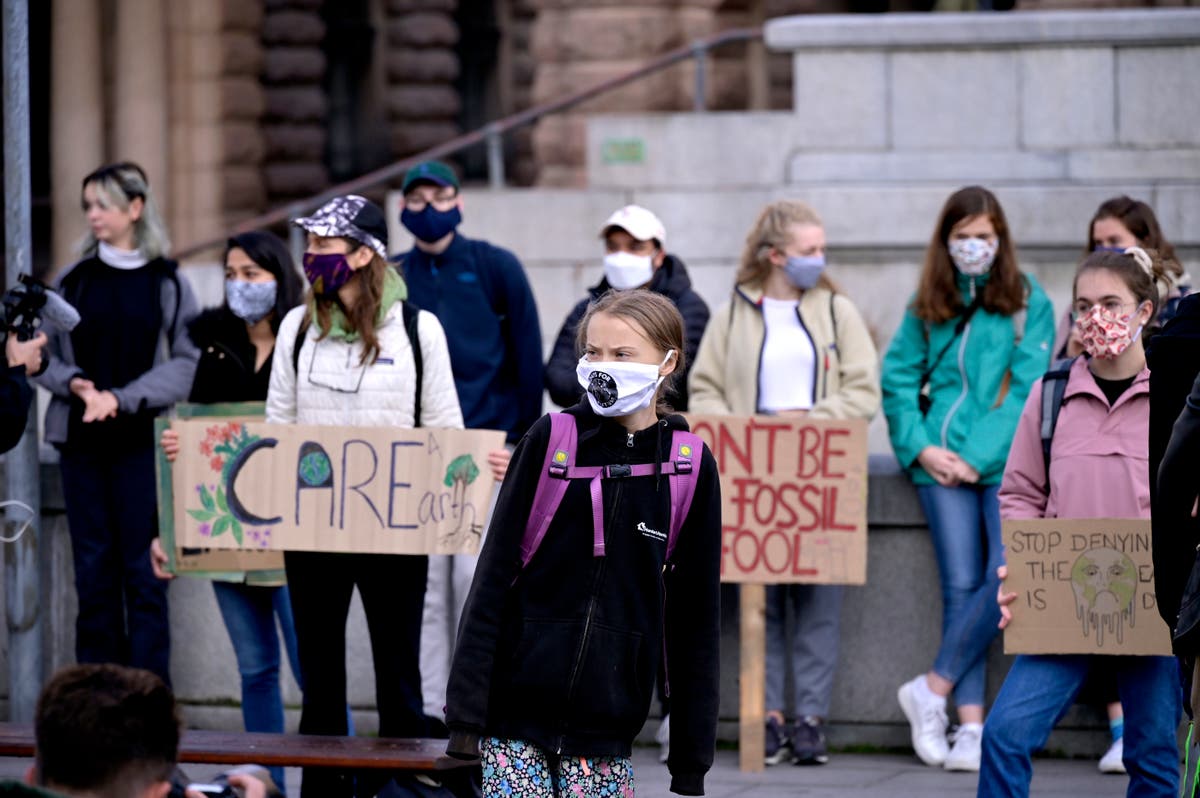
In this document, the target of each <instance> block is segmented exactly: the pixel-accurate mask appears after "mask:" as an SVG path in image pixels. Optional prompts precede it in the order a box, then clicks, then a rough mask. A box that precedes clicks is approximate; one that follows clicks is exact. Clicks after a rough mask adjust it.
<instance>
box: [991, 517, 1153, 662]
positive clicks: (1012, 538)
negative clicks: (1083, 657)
mask: <svg viewBox="0 0 1200 798" xmlns="http://www.w3.org/2000/svg"><path fill="white" fill-rule="evenodd" d="M1003 534H1004V546H1005V558H1006V560H1007V562H1008V579H1007V580H1005V590H1006V591H1007V592H1012V593H1016V594H1017V601H1016V603H1015V604H1013V620H1012V623H1011V624H1009V626H1008V628H1007V629H1006V630H1005V632H1004V651H1005V653H1007V654H1142V655H1148V654H1162V655H1169V654H1170V653H1171V634H1170V631H1169V630H1168V628H1167V625H1166V624H1165V623H1164V622H1163V620H1162V618H1161V617H1160V616H1159V614H1158V609H1157V603H1156V601H1155V596H1154V564H1153V561H1152V559H1151V549H1150V522H1149V521H1148V520H1121V519H1109V518H1104V519H1088V520H1067V519H1060V518H1044V519H1036V520H1029V521H1005V522H1004V527H1003Z"/></svg>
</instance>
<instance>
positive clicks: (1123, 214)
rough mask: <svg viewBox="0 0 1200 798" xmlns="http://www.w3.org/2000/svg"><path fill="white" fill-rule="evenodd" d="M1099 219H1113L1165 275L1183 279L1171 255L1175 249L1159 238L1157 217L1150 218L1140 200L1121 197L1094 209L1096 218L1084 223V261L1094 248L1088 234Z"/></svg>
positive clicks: (1177, 263)
mask: <svg viewBox="0 0 1200 798" xmlns="http://www.w3.org/2000/svg"><path fill="white" fill-rule="evenodd" d="M1103 219H1116V220H1117V221H1118V222H1120V223H1121V224H1122V225H1123V226H1124V227H1125V229H1126V230H1128V231H1129V232H1130V233H1131V234H1132V235H1133V237H1134V238H1136V239H1137V240H1138V244H1139V245H1140V246H1141V247H1143V248H1144V249H1147V250H1151V249H1152V250H1154V251H1155V252H1156V253H1157V254H1158V256H1159V257H1160V258H1161V259H1162V265H1163V269H1164V270H1165V272H1168V273H1170V274H1171V275H1173V276H1175V277H1182V276H1183V264H1181V263H1180V262H1179V259H1178V257H1176V255H1175V247H1173V246H1171V243H1170V242H1169V241H1167V238H1166V236H1164V235H1163V232H1162V228H1161V227H1159V226H1158V217H1156V216H1155V215H1154V210H1153V209H1152V208H1151V207H1150V206H1149V205H1147V204H1146V203H1144V202H1142V201H1141V200H1135V199H1134V198H1133V197H1128V196H1125V195H1124V194H1122V195H1121V196H1119V197H1113V198H1112V199H1107V200H1105V201H1104V202H1102V203H1100V207H1099V208H1097V209H1096V215H1095V216H1093V217H1092V220H1091V221H1090V222H1088V228H1087V243H1086V244H1084V247H1083V254H1084V256H1085V257H1086V256H1087V255H1088V254H1090V253H1091V252H1092V250H1093V249H1094V248H1095V238H1094V236H1093V235H1092V234H1093V232H1094V231H1095V229H1096V222H1099V221H1101V220H1103Z"/></svg>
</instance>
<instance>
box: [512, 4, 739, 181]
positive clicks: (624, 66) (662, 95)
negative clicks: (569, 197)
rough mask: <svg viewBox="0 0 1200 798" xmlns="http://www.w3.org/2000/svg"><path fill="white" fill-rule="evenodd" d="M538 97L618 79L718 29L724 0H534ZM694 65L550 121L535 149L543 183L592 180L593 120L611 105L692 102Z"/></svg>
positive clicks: (646, 107)
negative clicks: (588, 136)
mask: <svg viewBox="0 0 1200 798" xmlns="http://www.w3.org/2000/svg"><path fill="white" fill-rule="evenodd" d="M534 4H535V5H536V7H537V9H538V15H537V19H536V21H535V22H534V26H533V44H532V51H533V56H534V58H535V60H536V63H537V72H536V77H535V79H534V85H533V97H532V99H533V101H534V102H535V103H541V102H547V101H550V100H555V99H559V98H561V97H565V96H567V95H569V94H572V93H574V92H576V91H579V90H580V89H583V88H585V87H587V86H590V85H592V84H594V83H596V82H599V81H602V80H606V79H609V78H614V77H617V76H619V75H621V74H622V73H624V72H627V71H629V70H631V69H634V68H636V67H638V66H640V65H641V64H642V63H643V62H645V61H646V60H647V59H649V58H651V57H653V56H655V55H658V54H661V53H664V52H667V51H668V50H672V49H674V48H676V47H680V46H683V45H686V44H688V43H689V42H691V41H692V40H694V39H696V38H699V37H701V36H705V35H707V34H710V33H713V32H715V31H716V24H717V15H716V7H717V6H718V5H719V0H661V1H660V2H652V3H620V2H600V3H597V2H581V1H580V0H534ZM691 86H692V67H691V65H690V64H687V63H681V64H678V65H676V66H674V67H671V68H668V69H666V70H664V71H662V72H659V73H656V74H654V75H651V76H649V77H647V78H646V79H644V80H641V81H638V82H636V83H633V84H630V85H628V86H625V87H623V88H621V89H618V90H617V91H614V92H612V93H609V94H606V95H604V96H601V97H598V98H596V99H594V100H591V101H589V102H588V103H586V104H584V105H582V106H580V107H578V108H576V109H574V110H572V111H570V112H568V113H565V114H559V115H556V116H553V117H549V118H547V119H544V120H542V121H541V122H540V123H539V124H538V125H537V128H536V130H535V132H534V152H535V154H536V156H537V160H538V165H539V168H540V173H539V179H538V183H539V185H542V186H581V185H583V183H584V180H585V171H584V165H585V162H586V157H585V149H584V141H585V132H584V131H585V119H586V115H587V114H589V113H599V112H605V111H610V112H611V111H615V110H621V111H629V112H640V111H670V110H680V109H683V108H688V107H690V106H691V104H692V90H691Z"/></svg>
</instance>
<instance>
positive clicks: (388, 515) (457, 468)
mask: <svg viewBox="0 0 1200 798" xmlns="http://www.w3.org/2000/svg"><path fill="white" fill-rule="evenodd" d="M174 428H175V429H177V430H178V432H179V448H180V455H179V458H178V460H177V461H176V463H175V468H174V474H173V481H174V495H175V507H174V511H175V519H176V530H177V537H178V539H179V541H180V542H181V543H182V544H183V545H184V546H199V547H207V548H213V549H237V550H283V551H288V550H301V551H343V552H365V553H381V554H426V553H430V554H433V553H436V554H456V553H473V552H475V551H477V550H478V546H479V540H480V537H481V536H482V532H483V523H484V520H485V516H486V514H487V510H488V506H489V503H490V501H491V496H492V489H493V485H494V481H493V479H492V476H491V472H490V471H489V470H488V467H487V453H488V452H489V451H491V450H493V449H498V448H500V447H501V446H502V445H503V443H504V433H502V432H493V431H489V430H448V429H425V428H422V429H415V430H412V429H397V428H392V427H325V426H300V425H291V424H266V423H254V422H249V423H247V422H237V421H230V422H216V423H214V422H213V421H212V420H199V419H198V420H190V421H180V422H177V423H176V424H175V425H174Z"/></svg>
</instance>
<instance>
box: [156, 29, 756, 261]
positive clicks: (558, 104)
mask: <svg viewBox="0 0 1200 798" xmlns="http://www.w3.org/2000/svg"><path fill="white" fill-rule="evenodd" d="M761 38H762V28H730V29H729V30H725V31H721V32H720V33H714V34H712V35H711V36H706V37H704V38H701V39H697V40H695V41H694V42H692V43H691V44H687V45H684V46H682V47H677V48H675V49H674V50H670V51H668V52H666V53H663V54H662V55H660V56H658V57H656V58H652V59H651V60H649V61H647V62H646V63H644V64H642V65H641V66H640V67H637V68H636V69H632V70H630V71H628V72H626V73H624V74H622V75H619V76H618V77H615V78H609V79H608V80H602V81H599V82H597V83H594V84H592V85H591V86H588V87H587V88H586V89H581V90H580V91H577V92H575V93H574V94H570V95H568V96H566V97H563V98H561V99H558V100H551V101H550V102H545V103H542V104H540V105H535V106H533V107H531V108H527V109H525V110H524V111H518V112H517V113H515V114H510V115H508V116H506V117H503V118H502V119H497V120H495V121H494V122H489V123H488V124H486V125H484V126H483V127H481V128H479V129H477V130H473V131H471V132H470V133H464V134H463V135H461V136H457V137H455V138H452V139H450V140H449V141H446V142H443V143H441V144H438V145H437V146H434V147H430V148H429V149H427V150H424V151H423V152H419V153H417V154H415V155H410V156H408V157H406V158H402V159H401V160H399V161H395V162H393V163H391V164H388V165H387V166H383V167H380V168H379V169H375V170H374V171H371V172H367V173H366V174H365V175H362V176H361V177H356V178H355V179H353V180H348V181H346V182H345V183H339V184H338V185H336V186H332V187H331V188H328V189H326V190H325V191H322V192H321V193H319V194H315V195H313V196H311V197H308V198H307V199H304V200H299V201H296V202H291V203H288V204H287V205H285V206H284V207H281V208H276V209H275V210H273V211H268V212H267V213H263V214H260V215H258V216H255V217H253V218H251V219H247V220H246V221H244V222H241V223H239V224H237V225H236V226H235V227H234V228H233V230H232V231H231V233H230V234H226V235H222V236H221V237H220V238H213V239H209V240H207V241H202V242H200V243H197V244H192V245H190V246H187V247H184V248H183V249H181V250H179V251H178V252H176V253H175V257H176V258H178V259H179V260H185V259H187V258H190V257H193V256H195V255H198V254H200V253H201V252H206V251H208V250H210V249H217V248H220V247H223V246H225V242H226V241H227V240H228V237H229V235H237V234H238V233H245V232H249V231H251V230H260V229H262V228H264V227H271V226H272V225H277V224H283V223H285V222H287V221H289V220H290V219H294V218H296V217H297V216H300V215H302V214H304V213H307V212H309V211H311V210H314V209H316V208H319V207H320V206H322V205H324V204H325V203H326V202H328V201H329V200H331V199H333V198H334V197H338V196H341V195H343V194H356V193H360V192H362V191H364V190H365V189H368V188H372V187H374V186H377V185H379V184H380V183H386V182H387V181H389V180H392V179H395V178H397V177H399V176H400V175H402V174H404V173H405V172H407V171H408V170H409V169H411V168H412V167H414V166H416V165H417V164H419V163H421V162H422V161H429V160H435V159H438V158H445V157H447V156H450V155H454V154H455V153H458V152H461V151H462V150H465V149H467V148H468V147H474V146H476V145H478V144H481V143H487V145H488V148H489V167H490V168H489V173H490V175H489V178H490V179H489V182H490V184H491V186H492V187H493V188H500V187H502V186H503V184H504V178H503V158H502V157H501V156H502V149H501V147H500V143H501V138H502V137H503V135H504V134H505V133H507V132H508V131H510V130H513V129H514V128H518V127H521V126H523V125H528V124H531V123H533V122H536V121H537V120H539V119H541V118H542V117H543V116H547V115H549V114H553V113H558V112H560V111H565V110H567V109H569V108H574V107H575V106H577V105H579V104H581V103H584V102H586V101H588V100H590V99H592V98H593V97H596V96H598V95H601V94H606V93H608V92H610V91H612V90H614V89H617V88H620V87H621V86H624V85H625V84H627V83H632V82H634V81H636V80H640V79H642V78H644V77H646V76H648V75H652V74H654V73H656V72H660V71H662V70H663V69H666V68H667V67H669V66H673V65H674V64H677V63H679V62H680V61H686V60H687V59H689V58H694V59H696V96H695V98H694V103H695V110H697V111H703V110H704V107H705V106H704V103H705V94H706V92H707V85H706V82H707V73H706V70H705V64H704V57H705V56H706V55H707V54H708V51H709V50H713V49H715V48H717V47H722V46H724V45H727V44H733V43H736V42H745V41H753V40H755V39H761ZM496 164H498V165H499V168H497V166H496Z"/></svg>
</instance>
